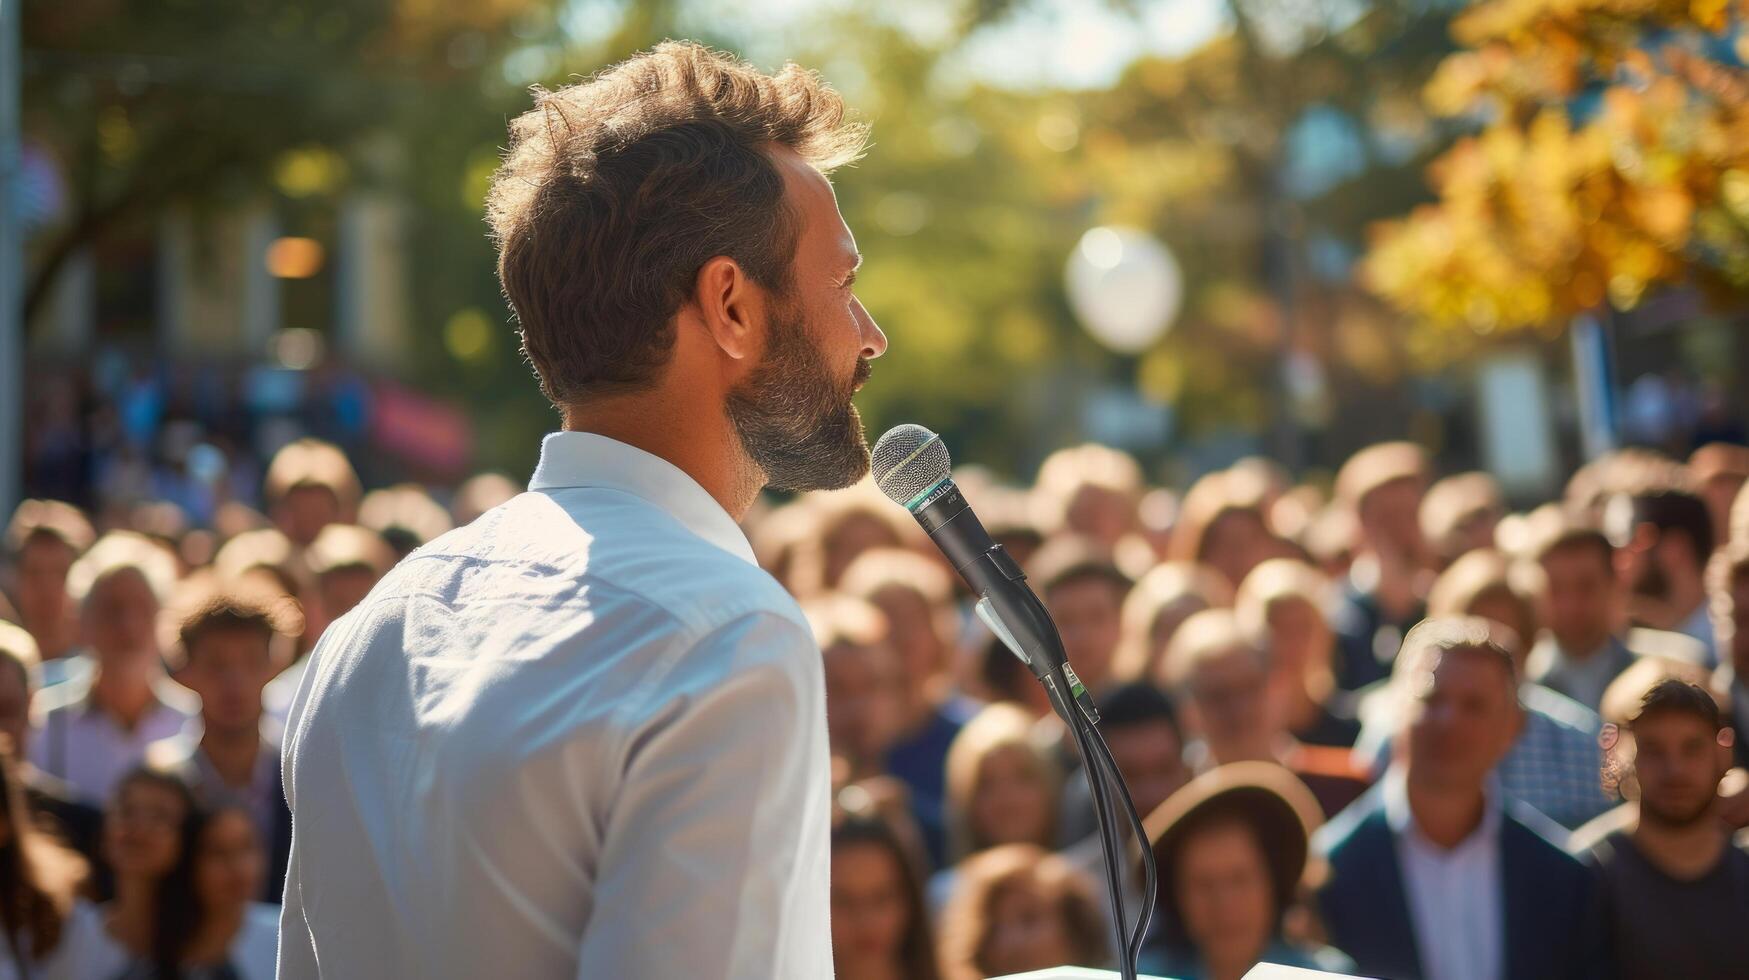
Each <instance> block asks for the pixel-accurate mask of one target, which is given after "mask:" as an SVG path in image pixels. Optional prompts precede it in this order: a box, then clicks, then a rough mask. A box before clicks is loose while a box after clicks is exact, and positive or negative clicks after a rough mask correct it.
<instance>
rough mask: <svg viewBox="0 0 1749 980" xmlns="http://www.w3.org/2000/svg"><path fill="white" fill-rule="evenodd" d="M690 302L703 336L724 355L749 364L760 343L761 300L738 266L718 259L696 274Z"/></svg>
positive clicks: (760, 296)
mask: <svg viewBox="0 0 1749 980" xmlns="http://www.w3.org/2000/svg"><path fill="white" fill-rule="evenodd" d="M693 300H694V303H695V305H696V306H697V309H698V316H699V321H700V323H701V325H702V326H703V327H704V329H705V332H706V333H708V334H709V335H710V338H711V340H712V341H713V342H714V343H715V344H716V345H717V348H718V349H719V350H721V351H722V352H723V353H724V354H725V355H727V356H728V357H730V358H733V359H735V360H738V361H741V360H750V359H752V358H753V357H755V356H756V355H757V354H758V352H759V347H760V344H761V343H762V340H761V336H760V331H759V327H758V325H759V324H760V323H763V322H764V312H765V311H764V296H763V294H762V292H761V290H760V289H759V287H758V285H757V284H755V283H754V282H753V280H752V278H751V277H749V276H748V275H747V273H746V271H745V270H743V269H742V268H741V264H740V263H738V262H736V261H735V260H734V259H732V258H729V257H728V256H726V255H719V256H717V257H715V258H713V259H711V260H710V261H708V262H706V263H705V264H704V265H703V266H701V267H700V268H699V270H698V276H697V278H696V279H695V280H694V281H693Z"/></svg>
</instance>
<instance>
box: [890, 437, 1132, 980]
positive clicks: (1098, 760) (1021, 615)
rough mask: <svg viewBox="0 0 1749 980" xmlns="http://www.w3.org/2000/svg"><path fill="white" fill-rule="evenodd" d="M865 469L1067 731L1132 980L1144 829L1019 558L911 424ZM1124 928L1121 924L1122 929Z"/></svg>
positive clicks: (1123, 972) (936, 442) (1124, 972)
mask: <svg viewBox="0 0 1749 980" xmlns="http://www.w3.org/2000/svg"><path fill="white" fill-rule="evenodd" d="M873 468H874V477H875V485H876V486H878V487H880V488H881V492H882V493H884V494H886V495H887V496H888V497H890V498H892V500H893V501H894V502H895V503H897V504H899V505H900V506H902V507H904V508H905V509H906V510H908V511H910V512H911V516H912V517H915V518H916V519H917V523H918V524H920V525H922V527H923V530H924V531H925V532H926V533H927V534H928V535H929V540H931V541H933V542H935V546H936V547H937V548H940V549H941V553H942V554H943V555H946V556H947V560H948V561H949V562H950V563H952V565H953V567H954V571H956V572H959V574H960V577H961V578H963V579H965V580H966V584H967V585H969V586H971V587H972V591H973V592H975V593H977V596H978V601H977V604H976V605H975V606H974V607H973V608H974V609H975V610H976V612H977V615H978V618H979V619H981V620H983V621H984V625H986V626H988V627H990V631H991V632H993V633H995V634H996V635H997V637H999V638H1000V639H1001V640H1002V643H1003V645H1004V646H1006V647H1008V649H1009V650H1010V651H1012V652H1013V653H1014V655H1015V656H1017V657H1019V658H1020V660H1021V662H1022V663H1024V664H1026V666H1027V667H1028V668H1029V669H1030V670H1031V671H1032V673H1033V676H1034V677H1037V678H1038V679H1039V681H1040V682H1041V683H1043V684H1044V686H1045V690H1046V692H1047V693H1048V694H1049V695H1050V701H1051V707H1052V708H1054V709H1055V710H1056V711H1057V713H1058V714H1060V715H1062V718H1063V722H1064V724H1066V725H1067V726H1068V728H1069V733H1070V734H1071V735H1072V736H1073V737H1074V739H1075V745H1076V748H1077V749H1079V750H1080V753H1081V758H1082V760H1083V761H1084V763H1085V764H1084V766H1083V767H1082V774H1083V775H1084V776H1086V778H1087V788H1088V790H1089V791H1090V792H1091V794H1092V797H1093V809H1094V814H1095V815H1096V817H1097V818H1098V824H1099V848H1100V852H1101V853H1102V854H1103V855H1104V856H1105V875H1106V889H1107V893H1108V897H1109V898H1110V901H1111V913H1112V916H1111V918H1112V928H1113V929H1114V930H1115V931H1116V934H1117V945H1118V948H1119V949H1121V950H1123V956H1122V957H1121V958H1120V959H1119V962H1118V966H1119V967H1120V971H1119V973H1120V976H1121V977H1122V978H1123V980H1134V978H1135V976H1136V957H1137V956H1138V955H1139V954H1140V952H1141V948H1142V940H1143V938H1144V937H1145V935H1146V934H1147V930H1148V922H1149V920H1150V919H1151V918H1152V916H1153V913H1154V898H1155V884H1156V876H1157V872H1156V870H1155V867H1154V852H1153V849H1152V848H1151V847H1149V846H1148V844H1147V840H1148V834H1147V831H1146V829H1145V828H1144V827H1143V825H1142V819H1141V816H1140V815H1139V814H1137V813H1136V806H1135V803H1134V801H1132V800H1131V799H1130V794H1129V790H1128V788H1127V787H1125V786H1124V781H1123V774H1122V773H1120V772H1119V771H1118V768H1117V762H1116V761H1115V760H1114V759H1112V757H1111V750H1110V749H1109V748H1108V747H1107V746H1106V744H1105V739H1104V738H1103V737H1101V736H1100V734H1099V712H1098V711H1097V710H1096V709H1095V708H1094V706H1093V698H1092V697H1091V696H1089V695H1088V693H1087V688H1086V686H1085V685H1083V684H1082V683H1081V679H1080V678H1078V677H1076V676H1075V669H1074V668H1073V667H1071V666H1069V658H1068V656H1067V654H1065V653H1064V652H1063V640H1062V638H1061V637H1060V636H1058V635H1057V626H1056V624H1055V623H1053V622H1051V616H1050V613H1048V612H1046V611H1045V606H1044V603H1042V602H1040V601H1039V598H1038V596H1036V595H1034V594H1033V591H1032V587H1031V586H1029V585H1027V584H1026V573H1025V572H1022V571H1021V570H1020V564H1019V563H1018V562H1016V561H1015V560H1014V557H1013V556H1012V555H1010V554H1009V553H1008V552H1007V551H1005V550H1003V548H1002V546H1001V545H999V544H997V543H996V542H995V541H993V540H991V538H990V532H988V531H986V530H984V525H983V523H982V522H981V521H979V520H978V515H976V514H974V513H972V508H971V505H969V504H967V503H966V498H965V497H963V496H961V495H960V490H959V487H957V486H954V482H953V474H952V468H953V461H952V460H951V459H949V458H948V454H947V446H946V445H944V444H943V443H942V441H941V437H940V436H938V435H936V434H935V433H933V432H931V431H929V430H928V429H925V428H924V427H923V426H921V425H911V424H906V425H901V426H897V427H895V428H892V429H889V430H887V433H886V435H883V436H881V438H880V441H879V442H877V443H875V447H874V453H873ZM1071 701H1073V702H1074V703H1073V705H1071V704H1070V702H1071ZM1076 708H1079V709H1080V710H1079V711H1077V710H1076ZM1077 715H1079V716H1080V717H1076V716H1077ZM1108 787H1109V789H1110V791H1111V792H1110V793H1109V794H1108ZM1113 800H1115V801H1116V802H1120V803H1122V804H1123V812H1124V815H1125V816H1127V817H1128V818H1129V824H1130V830H1131V832H1132V833H1133V834H1134V835H1135V841H1136V846H1137V847H1138V848H1139V849H1140V850H1141V852H1142V874H1143V886H1142V888H1143V890H1142V896H1143V898H1142V911H1141V914H1140V915H1139V916H1138V917H1137V918H1136V920H1135V922H1134V923H1133V924H1129V923H1127V922H1126V919H1125V916H1124V903H1123V885H1122V874H1121V872H1120V870H1119V869H1120V867H1121V859H1120V858H1119V857H1118V854H1119V841H1120V838H1121V835H1122V831H1121V830H1119V829H1118V827H1117V823H1116V820H1115V819H1114V816H1113V812H1112V802H1113ZM1126 925H1129V926H1130V928H1129V931H1128V934H1127V935H1126V934H1125V926H1126Z"/></svg>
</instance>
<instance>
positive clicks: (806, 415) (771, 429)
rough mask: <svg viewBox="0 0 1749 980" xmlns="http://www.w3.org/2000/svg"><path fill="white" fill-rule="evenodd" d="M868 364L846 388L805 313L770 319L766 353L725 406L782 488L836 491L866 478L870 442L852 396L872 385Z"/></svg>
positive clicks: (747, 446) (744, 443) (770, 481)
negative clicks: (809, 328) (866, 383)
mask: <svg viewBox="0 0 1749 980" xmlns="http://www.w3.org/2000/svg"><path fill="white" fill-rule="evenodd" d="M868 376H869V366H868V361H867V360H866V359H863V360H858V361H857V362H856V373H855V374H854V375H853V376H852V377H851V379H850V381H849V383H848V384H845V385H842V386H840V385H839V384H838V382H837V381H835V380H834V379H833V377H832V372H831V368H830V367H829V366H828V365H827V363H826V358H825V356H824V355H823V354H821V353H820V349H819V348H818V347H816V346H815V345H814V343H813V341H812V340H810V339H809V338H808V333H807V326H806V325H805V324H804V323H803V322H802V318H801V316H800V314H798V313H796V312H795V311H793V310H787V309H780V310H777V311H776V312H774V313H773V315H772V318H771V332H770V336H769V338H768V340H767V342H766V347H765V356H764V358H763V359H762V360H761V361H760V362H759V366H758V367H755V368H754V369H753V371H752V373H751V374H749V375H748V377H747V379H746V380H745V381H743V382H741V383H740V384H738V385H736V386H735V388H734V389H733V390H731V391H730V392H729V397H728V401H727V403H726V405H725V408H726V409H727V412H728V415H729V422H730V423H731V424H732V425H734V427H735V434H736V436H738V437H739V438H740V440H741V448H742V449H743V450H744V451H745V452H746V453H747V456H748V457H749V458H750V459H752V460H753V463H754V465H756V466H758V467H759V468H760V469H761V470H763V471H764V473H765V482H766V486H769V487H771V488H773V489H776V490H792V491H801V490H838V489H841V488H843V487H847V486H850V485H851V484H852V483H855V482H856V481H857V480H860V479H862V477H863V476H864V475H865V474H866V473H868V468H869V451H868V437H867V436H866V435H865V434H864V433H863V431H862V416H861V415H859V414H858V413H857V411H856V406H855V405H853V404H851V401H850V399H851V396H852V395H854V394H855V393H856V389H857V387H858V386H860V385H861V384H862V383H863V382H864V381H866V380H868Z"/></svg>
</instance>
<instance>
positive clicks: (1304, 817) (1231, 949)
mask: <svg viewBox="0 0 1749 980" xmlns="http://www.w3.org/2000/svg"><path fill="white" fill-rule="evenodd" d="M1322 823H1323V818H1322V815H1321V814H1320V813H1319V810H1318V802H1317V800H1315V799H1313V798H1312V796H1311V793H1310V792H1309V791H1308V790H1307V789H1306V787H1305V784H1304V783H1301V782H1300V781H1299V780H1298V779H1297V778H1295V777H1294V775H1293V774H1292V773H1290V772H1288V771H1287V770H1285V769H1283V768H1281V767H1280V766H1278V765H1275V764H1274V763H1270V762H1234V763H1231V764H1229V765H1225V766H1220V767H1218V768H1215V769H1211V770H1209V771H1208V772H1205V773H1203V774H1202V775H1201V776H1198V777H1197V778H1196V779H1195V780H1193V781H1191V783H1190V784H1189V785H1187V786H1185V787H1184V788H1183V789H1182V790H1180V791H1179V792H1177V793H1176V794H1174V795H1173V796H1172V797H1171V799H1169V800H1167V801H1166V802H1165V803H1164V804H1163V805H1162V806H1160V807H1158V808H1157V809H1155V810H1152V811H1150V813H1149V816H1148V817H1147V820H1146V824H1145V826H1146V828H1147V831H1148V841H1149V844H1150V846H1151V847H1153V849H1154V860H1155V863H1156V865H1157V866H1158V869H1159V880H1158V888H1159V898H1158V905H1157V908H1156V910H1155V913H1154V925H1153V927H1152V928H1151V929H1150V931H1149V934H1148V939H1147V941H1146V943H1145V945H1144V946H1143V953H1142V956H1141V958H1140V963H1139V964H1138V968H1139V969H1141V970H1143V971H1145V972H1147V973H1157V974H1160V975H1162V976H1171V977H1181V978H1183V980H1239V978H1240V977H1243V976H1244V975H1245V974H1246V973H1248V972H1249V971H1250V970H1251V968H1252V967H1253V966H1255V965H1257V964H1258V963H1260V962H1268V963H1280V964H1283V965H1286V966H1295V967H1301V968H1304V969H1312V970H1326V971H1331V972H1338V973H1347V972H1349V971H1351V970H1353V968H1354V964H1353V962H1352V961H1350V960H1349V959H1348V957H1346V956H1344V955H1343V954H1341V953H1340V952H1338V951H1336V950H1334V949H1331V948H1329V947H1326V946H1318V945H1312V944H1302V943H1296V942H1292V941H1290V940H1289V939H1288V938H1287V936H1286V919H1287V915H1288V910H1289V909H1290V908H1291V907H1292V906H1293V905H1294V903H1295V902H1296V901H1297V900H1298V898H1299V895H1300V886H1301V880H1302V878H1303V877H1304V876H1305V872H1306V867H1307V857H1308V851H1309V843H1308V838H1309V835H1310V834H1311V833H1312V831H1313V830H1315V829H1316V828H1317V827H1318V826H1319V825H1320V824H1322Z"/></svg>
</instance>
